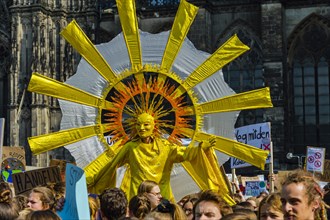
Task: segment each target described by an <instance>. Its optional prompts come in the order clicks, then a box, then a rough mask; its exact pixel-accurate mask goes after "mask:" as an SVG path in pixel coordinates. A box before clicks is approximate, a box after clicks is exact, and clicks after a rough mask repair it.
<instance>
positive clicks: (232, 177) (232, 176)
mask: <svg viewBox="0 0 330 220" xmlns="http://www.w3.org/2000/svg"><path fill="white" fill-rule="evenodd" d="M235 176H236V170H235V168H232V169H231V182H232V183H235ZM232 191H233V194H234V193H236V188H235V184H232Z"/></svg>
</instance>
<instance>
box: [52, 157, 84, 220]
mask: <svg viewBox="0 0 330 220" xmlns="http://www.w3.org/2000/svg"><path fill="white" fill-rule="evenodd" d="M57 214H58V215H59V216H60V217H61V219H89V218H90V214H89V205H88V194H87V184H86V176H85V173H84V170H82V169H81V168H79V167H77V166H74V165H73V164H70V163H68V164H67V165H66V169H65V203H64V207H63V210H61V211H59V212H57Z"/></svg>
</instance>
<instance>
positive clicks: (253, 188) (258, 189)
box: [245, 181, 267, 197]
mask: <svg viewBox="0 0 330 220" xmlns="http://www.w3.org/2000/svg"><path fill="white" fill-rule="evenodd" d="M266 185H267V184H266V182H265V181H247V182H245V197H251V196H259V194H260V193H262V192H265V191H267V189H266Z"/></svg>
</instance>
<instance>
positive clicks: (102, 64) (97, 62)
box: [61, 20, 118, 83]
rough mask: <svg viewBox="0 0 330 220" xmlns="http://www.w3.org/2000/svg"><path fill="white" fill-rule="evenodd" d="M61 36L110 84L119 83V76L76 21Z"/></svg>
mask: <svg viewBox="0 0 330 220" xmlns="http://www.w3.org/2000/svg"><path fill="white" fill-rule="evenodd" d="M61 35H62V36H63V37H64V38H65V39H66V40H67V41H68V42H69V43H70V44H71V45H72V46H73V47H74V48H75V49H76V50H77V51H78V52H79V53H80V55H81V56H82V57H84V58H85V60H86V61H87V62H88V63H89V64H90V65H91V66H92V67H93V68H94V69H95V70H96V71H97V72H98V73H100V74H101V75H102V76H103V77H104V78H105V79H106V80H108V82H111V83H115V82H117V81H118V79H117V75H116V74H115V73H114V72H113V70H112V69H111V67H110V66H109V64H108V63H107V61H106V60H105V59H104V58H103V57H102V55H101V54H100V53H99V51H98V50H97V48H96V47H95V46H94V44H93V43H92V42H91V41H90V39H89V38H88V37H87V36H86V34H85V33H84V32H83V31H82V30H81V28H80V27H79V25H78V24H77V22H76V21H75V20H73V21H72V22H70V24H69V25H68V26H66V27H65V28H64V29H63V30H62V31H61Z"/></svg>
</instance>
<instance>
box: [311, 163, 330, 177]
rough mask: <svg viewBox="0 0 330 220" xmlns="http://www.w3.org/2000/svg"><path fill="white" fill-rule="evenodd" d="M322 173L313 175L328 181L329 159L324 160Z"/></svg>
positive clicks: (329, 174)
mask: <svg viewBox="0 0 330 220" xmlns="http://www.w3.org/2000/svg"><path fill="white" fill-rule="evenodd" d="M323 170H324V171H323V174H321V173H315V174H314V175H315V176H316V177H317V178H318V179H319V180H320V181H323V182H330V160H324V169H323Z"/></svg>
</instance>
